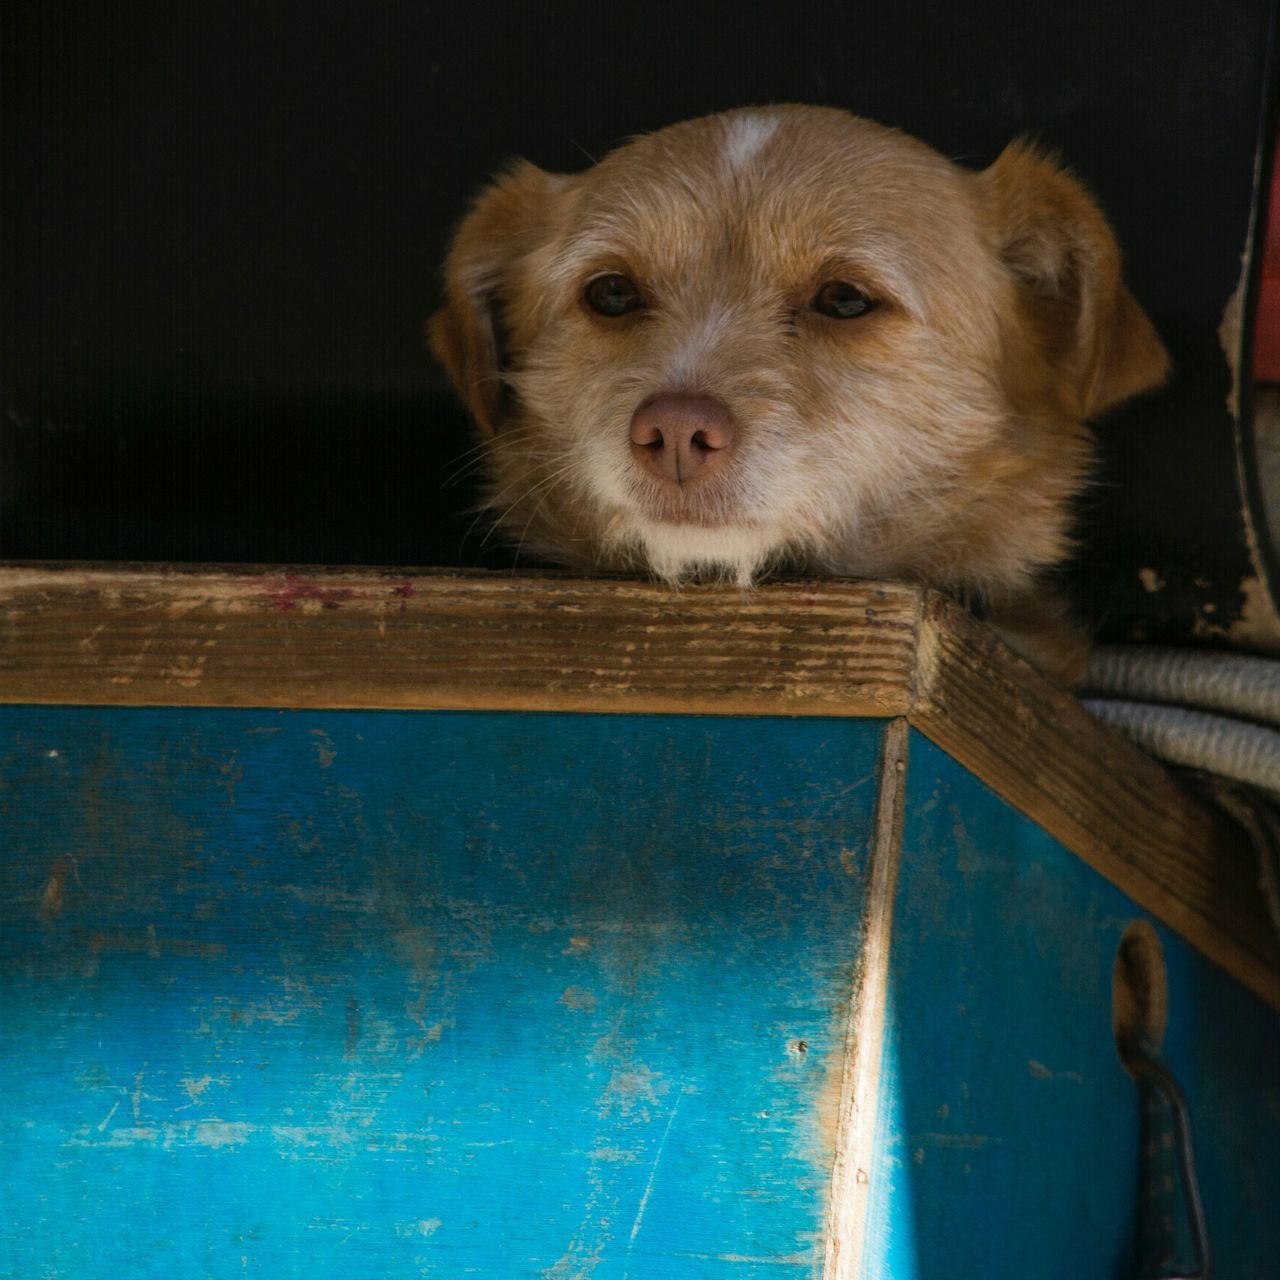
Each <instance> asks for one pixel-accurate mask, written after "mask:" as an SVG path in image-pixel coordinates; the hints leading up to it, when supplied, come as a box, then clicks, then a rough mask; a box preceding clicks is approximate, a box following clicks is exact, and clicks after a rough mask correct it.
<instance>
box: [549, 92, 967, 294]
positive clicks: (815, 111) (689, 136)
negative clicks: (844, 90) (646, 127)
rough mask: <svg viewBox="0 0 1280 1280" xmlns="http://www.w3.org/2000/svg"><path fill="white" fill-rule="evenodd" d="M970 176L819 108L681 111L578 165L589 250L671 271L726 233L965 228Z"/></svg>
mask: <svg viewBox="0 0 1280 1280" xmlns="http://www.w3.org/2000/svg"><path fill="white" fill-rule="evenodd" d="M967 177H968V175H966V174H965V173H964V172H963V171H962V170H960V169H959V168H958V167H957V166H955V165H953V164H951V163H950V162H949V161H947V160H946V159H945V158H944V157H942V156H941V155H939V154H938V153H937V152H935V151H933V150H932V149H931V148H929V147H927V146H926V145H925V144H923V143H921V142H918V141H917V140H915V139H913V138H910V137H908V136H907V135H905V134H902V133H899V132H898V131H896V130H893V129H889V128H886V127H884V126H882V125H878V124H875V123H873V122H872V121H869V120H863V119H861V118H859V117H856V116H851V115H849V114H847V113H845V112H841V111H835V110H828V109H824V108H803V107H772V108H759V109H748V110H740V111H734V112H727V113H724V114H722V115H718V116H708V117H703V118H702V119H698V120H691V121H686V122H683V123H681V124H678V125H673V126H671V127H670V128H667V129H663V130H661V131H659V132H658V133H654V134H649V135H646V136H644V137H641V138H638V139H636V140H634V141H632V142H630V143H628V144H627V145H625V146H623V147H621V148H619V149H618V150H617V151H614V152H612V153H611V154H610V155H608V156H606V157H605V158H604V160H602V161H601V162H600V164H598V165H597V166H596V167H595V168H594V169H590V170H588V171H587V172H586V173H584V174H581V175H579V177H578V178H577V179H576V180H575V184H576V186H577V193H576V194H577V200H576V206H577V208H576V217H575V223H576V225H575V227H574V234H575V239H576V240H577V243H578V244H579V245H580V246H581V247H582V248H584V249H588V248H590V249H595V248H596V247H599V248H602V249H603V248H606V247H609V248H612V249H613V250H614V251H616V252H619V253H622V254H626V253H628V252H631V253H638V254H640V255H643V256H644V257H646V258H647V259H648V260H650V261H651V262H655V263H660V264H665V265H666V266H667V267H669V268H670V269H673V270H683V269H686V268H687V267H688V266H689V265H690V262H691V261H693V262H698V261H703V260H705V259H706V258H707V257H708V256H710V255H713V254H715V253H717V252H722V251H723V250H724V249H725V248H726V247H728V248H731V247H733V246H734V245H737V246H740V247H743V248H744V249H746V250H748V251H750V252H752V253H753V254H754V255H759V254H760V252H761V250H762V248H763V249H766V250H767V252H766V253H765V254H764V256H765V257H766V258H769V257H771V256H772V257H774V258H778V257H781V258H789V257H791V256H793V255H799V256H812V255H817V256H821V255H823V254H830V253H835V252H840V251H853V252H870V253H871V254H873V255H874V254H876V253H880V254H883V255H888V256H893V257H898V258H901V257H903V256H904V255H906V256H910V254H911V253H912V250H913V246H914V245H917V244H918V246H919V248H920V249H921V250H922V251H924V252H930V253H931V252H934V251H936V250H937V249H938V248H939V241H940V240H941V241H944V242H945V241H947V240H954V239H956V238H958V237H962V236H965V235H971V234H972V219H971V218H970V217H969V216H968V200H969V195H968V189H967V187H966V185H965V183H966V179H967Z"/></svg>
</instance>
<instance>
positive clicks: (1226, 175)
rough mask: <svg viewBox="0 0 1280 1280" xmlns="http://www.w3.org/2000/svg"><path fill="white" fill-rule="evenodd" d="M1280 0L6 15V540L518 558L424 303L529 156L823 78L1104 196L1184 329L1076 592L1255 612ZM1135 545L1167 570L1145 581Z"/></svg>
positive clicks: (1120, 457)
mask: <svg viewBox="0 0 1280 1280" xmlns="http://www.w3.org/2000/svg"><path fill="white" fill-rule="evenodd" d="M1272 9H1273V5H1272V3H1271V0H1217V2H1215V3H1214V4H1213V5H1206V4H1204V3H1203V0H1168V2H1167V3H1162V4H1158V5H1156V4H1152V5H1146V4H1133V3H1128V4H1125V3H1116V2H1115V0H1080V2H1078V3H1073V4H1069V5H1063V4H1061V3H1052V4H1049V3H1036V2H1030V3H1028V2H1025V0H1024V2H1023V3H1005V2H1003V0H996V2H993V3H984V4H978V5H941V4H937V3H920V2H918V0H909V2H906V3H899V4H896V5H886V4H884V3H882V2H878V3H860V2H857V0H816V2H812V3H801V2H797V0H791V2H789V3H751V2H744V3H738V4H734V5H729V4H718V3H717V4H713V3H706V4H696V3H694V4H690V3H684V4H676V3H669V2H667V0H651V2H650V3H646V4H643V5H641V4H635V5H633V4H627V3H621V4H606V3H602V2H601V0H594V2H592V3H582V2H579V0H565V2H560V3H524V2H522V0H504V2H502V3H495V2H492V0H490V2H489V3H483V4H471V5H465V4H463V5H460V4H457V3H456V0H455V2H454V3H448V4H444V3H426V2H420V3H407V2H403V0H397V2H391V0H361V2H359V3H329V4H323V5H316V4H307V5H302V4H296V5H288V4H284V5H273V4H269V3H265V4H264V3H259V4H255V5H248V4H237V3H206V4H199V5H197V4H193V3H174V2H173V0H170V2H169V3H165V4H159V3H153V2H149V0H141V2H139V3H131V4H127V5H126V4H123V3H114V4H113V3H107V2H103V3H83V2H81V3H57V2H55V0H41V2H39V3H25V2H24V3H15V2H11V0H4V3H3V5H0V24H2V25H0V51H2V57H3V65H2V66H0V94H2V100H0V129H2V130H3V137H2V145H0V166H2V167H0V298H2V300H3V301H2V305H3V313H2V316H0V396H2V397H3V406H2V409H3V419H2V420H0V556H3V557H5V558H9V559H13V558H85V559H148V560H158V559H176V560H213V561H292V562H299V563H332V564H353V563H366V564H376V563H398V564H490V565H503V564H510V563H511V554H510V552H509V551H505V550H503V549H501V548H495V547H494V546H493V545H492V544H490V545H487V546H486V545H484V540H483V530H482V529H476V530H475V531H473V532H471V533H470V534H468V526H469V524H470V518H469V517H468V516H467V515H466V514H465V511H466V508H467V507H468V505H469V504H470V502H471V501H473V499H474V494H473V492H472V490H471V488H470V486H469V483H468V480H467V477H466V476H465V475H464V476H462V477H461V478H460V479H457V480H455V481H450V480H449V479H448V477H449V476H450V475H451V474H452V473H453V472H454V471H455V470H456V466H455V465H454V460H456V459H457V458H458V457H459V456H460V455H461V454H462V453H463V452H464V451H465V449H466V448H467V445H468V443H469V439H468V435H467V427H466V423H465V420H464V418H463V416H462V414H461V412H460V410H459V409H458V408H457V407H456V406H455V405H454V403H453V401H452V399H451V397H450V395H449V393H448V390H447V387H446V385H445V383H444V380H443V377H442V375H441V374H440V372H439V370H438V369H436V368H435V367H434V365H433V364H432V362H431V361H430V358H429V357H428V356H427V354H426V352H425V347H424V342H423V337H422V332H423V321H424V319H425V317H426V316H427V315H428V314H429V312H430V311H431V310H432V309H433V307H434V306H435V303H436V299H437V296H438V284H439V262H440V259H441V256H442V254H443V251H444V247H445V244H446V241H447V237H448V233H449V229H450V227H451V225H452V224H453V223H454V221H455V220H456V219H457V217H458V216H459V215H460V213H461V211H462V209H463V207H464V205H465V203H466V200H467V198H468V196H469V195H470V194H471V193H472V192H473V191H474V190H475V189H476V188H477V187H478V186H479V185H480V184H481V183H482V182H483V181H484V179H485V177H486V176H487V175H488V174H489V173H490V172H492V171H493V170H494V169H495V168H496V167H497V166H499V165H500V164H501V163H502V162H503V161H504V160H505V159H507V158H509V157H511V156H514V155H523V156H527V157H528V158H530V159H532V160H534V161H535V162H536V163H538V164H540V165H542V166H544V167H546V168H550V169H577V168H581V167H583V166H584V165H585V164H587V163H588V156H598V155H600V154H601V153H602V152H604V151H605V150H607V149H608V148H609V147H610V146H612V145H613V144H614V143H616V142H617V141H619V140H621V139H622V138H624V137H625V136H627V135H629V134H632V133H636V132H640V131H643V130H648V129H653V128H657V127H660V126H662V125H664V124H667V123H670V122H671V121H674V120H678V119H681V118H683V117H687V116H692V115H697V114H701V113H705V112H709V111H714V110H718V109H722V108H725V107H729V106H735V105H743V104H749V103H764V102H771V101H802V102H813V103H826V104H830V105H834V106H840V107H846V108H849V109H852V110H854V111H857V112H859V113H862V114H865V115H868V116H871V117H873V118H875V119H878V120H881V121H883V122H885V123H888V124H894V125H898V126H900V127H902V128H904V129H906V130H907V131H909V132H911V133H914V134H917V135H918V136H920V137H922V138H924V139H925V140H926V141H928V142H930V143H932V144H933V145H934V146H935V147H938V148H939V149H940V150H942V151H943V152H945V153H947V154H949V155H951V156H953V157H956V158H958V159H961V160H963V161H964V162H966V163H971V164H973V165H984V164H987V163H989V162H990V161H991V160H992V159H993V158H994V157H995V155H996V154H997V153H998V152H999V150H1000V149H1001V147H1002V146H1003V145H1004V144H1005V143H1006V142H1007V141H1008V140H1009V139H1010V138H1011V137H1013V136H1015V135H1017V134H1021V133H1032V134H1034V135H1036V136H1038V137H1039V138H1040V139H1041V140H1042V141H1044V142H1045V143H1047V144H1049V145H1050V146H1052V147H1055V148H1057V149H1059V150H1060V151H1061V152H1062V153H1063V155H1064V156H1065V157H1066V158H1067V159H1068V161H1069V162H1070V163H1071V165H1072V166H1073V167H1074V168H1075V169H1076V170H1077V172H1079V173H1080V174H1081V176H1083V177H1084V178H1085V179H1086V180H1087V181H1088V182H1089V183H1090V185H1091V186H1092V187H1093V188H1094V190H1095V192H1096V193H1097V194H1098V196H1099V197H1100V199H1101V201H1102V203H1103V205H1104V207H1105V208H1106V210H1107V211H1108V213H1109V214H1110V216H1111V218H1112V220H1113V222H1114V223H1115V225H1116V229H1117V231H1118V233H1119V236H1120V239H1121V242H1122V244H1123V245H1124V246H1125V248H1126V251H1127V255H1128V261H1129V275H1130V280H1131V283H1132V286H1133V289H1134V292H1135V293H1136V294H1137V296H1138V297H1139V299H1140V300H1141V301H1142V302H1143V303H1144V305H1145V306H1146V307H1147V308H1148V310H1149V311H1150V313H1151V315H1152V316H1153V318H1154V319H1155V321H1156V323H1157V326H1158V327H1159V329H1160V331H1161V334H1162V336H1163V337H1164V339H1165V341H1166V343H1167V345H1168V346H1169V348H1170V351H1171V352H1172V354H1173V357H1174V360H1175V363H1176V366H1177V370H1178V372H1177V375H1176V378H1175V380H1174V381H1173V383H1172V384H1171V385H1170V387H1169V388H1168V389H1167V390H1165V391H1163V392H1161V393H1160V394H1158V395H1157V396H1155V397H1152V398H1151V399H1149V400H1148V401H1146V402H1144V403H1143V404H1141V405H1139V406H1136V407H1134V408H1131V409H1128V410H1125V411H1123V412H1122V413H1120V414H1117V415H1115V416H1113V417H1112V418H1111V419H1110V420H1108V421H1106V422H1104V423H1103V424H1101V427H1100V434H1101V436H1102V439H1103V444H1104V464H1103V467H1102V470H1101V472H1100V478H1099V484H1098V485H1097V487H1096V488H1095V489H1094V491H1093V492H1092V494H1091V495H1090V497H1089V498H1088V499H1087V501H1086V503H1085V504H1084V506H1083V508H1082V521H1083V525H1082V527H1083V529H1084V531H1085V534H1086V536H1087V546H1086V551H1085V552H1084V554H1083V555H1082V557H1081V560H1080V564H1079V565H1078V566H1077V569H1076V573H1075V576H1076V580H1077V587H1078V590H1079V592H1080V593H1081V594H1082V595H1083V596H1084V597H1085V599H1086V601H1087V603H1088V604H1089V607H1090V608H1091V610H1092V611H1093V613H1094V614H1095V615H1096V616H1098V617H1099V618H1101V619H1102V621H1103V624H1104V626H1105V627H1106V628H1107V630H1108V631H1109V632H1110V633H1111V634H1134V635H1147V636H1151V637H1156V638H1161V637H1172V636H1177V635H1181V634H1183V633H1185V632H1187V631H1188V630H1190V628H1191V627H1192V625H1193V624H1194V622H1195V619H1196V617H1197V616H1203V614H1202V612H1201V611H1202V610H1203V607H1204V606H1205V605H1206V604H1208V605H1209V606H1210V607H1211V608H1212V609H1213V610H1215V616H1216V618H1217V619H1218V620H1220V621H1222V622H1230V620H1231V618H1232V617H1233V616H1235V615H1236V614H1238V613H1239V611H1240V608H1241V606H1242V596H1241V593H1240V590H1239V584H1240V582H1241V580H1242V578H1243V577H1244V576H1246V575H1247V574H1248V573H1249V572H1250V563H1249V557H1248V553H1247V548H1246V545H1245V537H1244V528H1243V523H1242V518H1241V514H1240V505H1241V499H1240V497H1239V490H1238V484H1237V479H1236V455H1235V442H1234V427H1233V422H1232V419H1231V416H1230V414H1229V413H1228V410H1227V408H1226V400H1227V394H1228V390H1229V384H1230V379H1229V374H1228V369H1227V365H1226V362H1225V360H1224V358H1223V356H1222V353H1221V350H1220V348H1219V345H1218V339H1217V328H1218V324H1219V321H1220V319H1221V315H1222V311H1223V308H1224V306H1225V305H1226V302H1227V300H1228V298H1229V297H1230V296H1231V294H1232V292H1233V290H1234V289H1235V287H1236V284H1237V281H1238V279H1239V276H1240V271H1241V254H1242V251H1243V250H1244V248H1245V242H1246V233H1247V228H1248V225H1249V216H1250V208H1251V201H1252V199H1253V191H1254V181H1253V180H1254V160H1255V155H1256V153H1257V149H1258V146H1259V141H1260V130H1261V129H1262V128H1263V116H1264V114H1265V112H1264V106H1265V104H1266V102H1267V96H1266V93H1265V86H1264V78H1265V74H1266V65H1267V53H1268V49H1269V47H1270V42H1271V39H1272V36H1271V31H1270V24H1271V19H1272ZM1139 568H1149V569H1152V570H1154V571H1155V574H1156V576H1157V577H1158V579H1159V580H1160V581H1162V582H1163V583H1164V584H1165V585H1164V587H1163V588H1162V589H1161V590H1160V591H1157V592H1156V593H1154V594H1149V593H1148V592H1146V591H1145V590H1144V589H1143V588H1142V586H1141V585H1140V582H1139V578H1138V573H1137V571H1138V569H1139Z"/></svg>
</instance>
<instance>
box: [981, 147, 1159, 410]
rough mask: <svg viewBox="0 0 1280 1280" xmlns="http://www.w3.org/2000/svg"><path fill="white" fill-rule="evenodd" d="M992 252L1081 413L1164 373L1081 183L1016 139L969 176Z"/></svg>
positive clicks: (1114, 247)
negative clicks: (988, 222) (1018, 291)
mask: <svg viewBox="0 0 1280 1280" xmlns="http://www.w3.org/2000/svg"><path fill="white" fill-rule="evenodd" d="M978 181H979V183H980V184H982V186H983V187H984V188H985V197H986V202H987V207H988V209H989V211H990V215H991V217H992V220H993V230H994V237H995V242H996V247H997V251H998V253H999V255H1000V257H1001V260H1002V261H1003V262H1004V264H1005V266H1006V267H1007V268H1008V269H1009V270H1010V271H1011V272H1012V273H1013V275H1014V276H1015V278H1016V279H1017V281H1018V283H1019V285H1020V287H1021V288H1022V290H1023V291H1024V297H1025V298H1026V300H1027V302H1028V312H1029V314H1030V315H1031V317H1032V323H1033V324H1034V325H1035V326H1036V328H1037V331H1038V332H1037V333H1036V338H1037V345H1038V346H1039V347H1040V348H1041V349H1042V350H1044V351H1045V352H1046V353H1047V354H1048V356H1049V358H1050V359H1051V360H1052V361H1053V362H1054V364H1055V365H1056V366H1057V369H1058V372H1059V374H1060V376H1062V377H1063V378H1065V379H1066V381H1067V382H1068V384H1069V385H1070V386H1071V387H1072V388H1073V389H1074V391H1075V393H1076V396H1077V398H1078V401H1079V405H1080V412H1081V417H1082V418H1084V419H1089V418H1093V417H1096V416H1097V415H1098V414H1100V413H1102V412H1104V411H1105V410H1107V409H1110V408H1111V407H1112V406H1114V405H1117V404H1120V403H1121V401H1124V400H1127V399H1129V397H1130V396H1135V395H1138V394H1139V393H1140V392H1143V391H1149V390H1151V389H1152V388H1153V387H1158V386H1159V385H1160V384H1161V383H1162V382H1163V381H1164V379H1165V377H1166V376H1167V375H1168V372H1169V356H1168V353H1167V352H1166V351H1165V349H1164V346H1163V344H1162V343H1161V341H1160V339H1159V337H1158V336H1157V334H1156V331H1155V326H1154V325H1152V323H1151V321H1150V320H1149V319H1148V318H1147V315H1146V312H1144V311H1143V310H1142V308H1141V307H1140V306H1139V305H1138V304H1137V302H1136V301H1135V300H1134V297H1133V295H1132V294H1131V293H1130V292H1129V290H1128V289H1127V288H1125V285H1124V281H1123V279H1122V277H1121V259H1120V247H1119V245H1118V244H1117V243H1116V238H1115V235H1114V234H1113V233H1112V230H1111V227H1110V226H1109V225H1108V223H1107V220H1106V218H1105V217H1104V216H1103V214H1102V211H1101V209H1099V208H1098V206H1097V204H1096V203H1095V201H1094V199H1093V197H1092V196H1091V195H1090V194H1089V192H1088V190H1087V189H1086V188H1085V186H1084V185H1083V183H1081V182H1080V181H1079V180H1078V179H1076V178H1075V177H1073V176H1072V175H1071V174H1070V173H1069V172H1067V171H1066V170H1064V169H1063V168H1062V167H1061V166H1060V165H1059V164H1057V163H1056V162H1055V161H1054V160H1053V159H1052V158H1051V157H1049V156H1047V155H1045V154H1044V153H1042V152H1040V151H1038V150H1037V149H1036V148H1035V147H1033V146H1030V145H1029V144H1027V143H1025V142H1014V143H1011V144H1010V145H1009V146H1008V147H1006V148H1005V150H1004V151H1003V152H1002V153H1001V155H1000V157H999V159H997V160H996V162H995V163H994V164H993V165H992V166H991V167H990V168H989V169H987V170H985V171H984V172H983V173H981V174H979V175H978Z"/></svg>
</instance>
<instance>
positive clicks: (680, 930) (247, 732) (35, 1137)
mask: <svg viewBox="0 0 1280 1280" xmlns="http://www.w3.org/2000/svg"><path fill="white" fill-rule="evenodd" d="M879 737H880V728H879V726H878V725H876V724H873V723H870V722H857V721H819V720H794V721H789V720H771V721H767V722H765V721H759V720H752V719H707V718H700V719H681V718H673V719H664V718H623V717H584V716H509V715H480V714H456V715H452V714H431V715H421V714H419V715H414V714H399V713H385V712H384V713H354V712H352V713H325V714H323V715H315V714H304V713H296V712H288V713H271V712H220V711H181V710H109V711H100V710H85V709H74V708H32V709H26V708H12V707H9V708H0V744H3V745H2V746H0V1069H2V1070H3V1075H4V1082H5V1083H4V1089H3V1090H2V1091H0V1162H2V1163H3V1168H4V1173H5V1177H4V1182H3V1188H2V1189H0V1203H2V1206H3V1217H2V1219H0V1274H3V1275H6V1276H13V1277H21V1278H22V1280H28V1278H30V1277H40V1278H41V1280H53V1278H55V1277H58V1278H66V1277H101V1276H108V1275H112V1274H114V1275H117V1276H121V1277H124V1276H127V1277H130V1278H131V1280H132V1278H134V1277H137V1278H141V1280H147V1278H150V1277H156V1278H159V1277H164V1280H172V1278H173V1277H185V1276H207V1277H215V1278H219V1280H220V1278H222V1277H233V1276H234V1277H242V1276H246V1275H248V1276H262V1277H270V1278H272V1280H277V1278H278V1277H282V1276H303V1275H305V1276H307V1277H308V1278H309V1280H323V1278H324V1277H342V1280H353V1278H357V1277H370V1278H371V1280H372V1278H373V1277H377V1278H378V1280H383V1278H385V1277H388V1276H397V1277H400V1276H437V1277H450V1278H452V1277H459V1276H466V1275H478V1276H493V1277H521V1276H529V1277H535V1276H537V1277H549V1278H551V1280H567V1278H568V1277H578V1276H591V1277H593V1280H623V1278H625V1277H634V1278H635V1280H641V1278H642V1277H644V1278H653V1277H663V1278H664V1280H666V1278H668V1277H670V1278H684V1277H697V1278H702V1277H706V1278H707V1280H712V1278H714V1277H723V1276H733V1277H736V1278H741V1280H747V1278H754V1277H770V1278H775V1277H779V1276H797V1277H799V1276H804V1277H810V1276H815V1275H817V1274H818V1273H819V1271H820V1263H821V1256H822V1255H821V1247H822V1242H821V1239H820V1236H821V1230H822V1223H823V1218H822V1215H823V1210H824V1201H825V1195H826V1190H827V1179H828V1176H829V1167H830V1152H831V1147H832V1140H831V1134H830V1133H829V1132H828V1130H827V1128H826V1127H825V1126H827V1125H828V1124H829V1123H830V1119H831V1117H830V1108H829V1106H828V1105H827V1100H828V1099H829V1096H830V1094H829V1086H830V1085H831V1083H832V1081H833V1080H834V1079H835V1078H836V1077H837V1075H838V1072H839V1069H840V1065H841V1064H840V1036H841V1034H842V1030H843V1018H844V1015H845V1013H846V1002H847V998H848V994H849V990H850V986H851V974H852V971H853V967H854V965H855V963H856V957H857V947H858V939H859V931H860V928H861V922H860V916H861V906H862V896H863V889H864V884H863V878H864V871H865V851H866V845H867V838H868V831H869V825H870V820H871V815H872V811H873V808H874V803H875V794H874V792H875V787H874V782H873V777H872V774H873V770H874V765H875V761H876V756H877V752H878V746H879Z"/></svg>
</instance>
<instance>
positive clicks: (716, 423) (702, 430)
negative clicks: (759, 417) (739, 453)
mask: <svg viewBox="0 0 1280 1280" xmlns="http://www.w3.org/2000/svg"><path fill="white" fill-rule="evenodd" d="M733 434H734V432H733V417H732V415H731V414H730V413H729V409H728V407H727V406H726V405H724V404H722V403H721V402H720V401H719V400H717V399H715V398H714V397H713V396H686V395H661V396H654V397H653V399H651V400H646V401H645V402H644V404H642V405H641V406H640V407H639V408H638V409H637V410H636V412H635V416H634V417H633V418H632V419H631V452H632V453H633V454H634V455H635V458H636V460H637V461H638V462H639V463H640V465H641V466H642V467H644V468H645V469H646V470H647V471H650V472H652V473H653V474H654V475H655V476H657V477H658V478H659V479H660V480H669V481H671V482H672V483H673V484H684V483H685V481H687V480H692V479H694V478H695V477H697V478H700V477H702V476H705V475H707V474H708V473H709V472H711V471H713V470H715V468H716V467H718V466H720V465H721V464H722V463H723V462H724V459H725V457H726V456H727V455H728V453H729V452H730V448H729V446H730V445H732V444H733Z"/></svg>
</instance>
